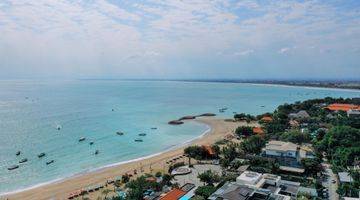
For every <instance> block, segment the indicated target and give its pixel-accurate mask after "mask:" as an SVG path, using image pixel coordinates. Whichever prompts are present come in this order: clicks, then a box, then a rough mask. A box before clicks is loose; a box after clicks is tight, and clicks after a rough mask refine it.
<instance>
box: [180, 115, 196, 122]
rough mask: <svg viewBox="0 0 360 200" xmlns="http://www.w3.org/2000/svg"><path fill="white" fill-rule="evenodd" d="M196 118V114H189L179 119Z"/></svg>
mask: <svg viewBox="0 0 360 200" xmlns="http://www.w3.org/2000/svg"><path fill="white" fill-rule="evenodd" d="M195 118H196V116H192V115H189V116H184V117H182V118H180V119H179V121H181V120H190V119H195Z"/></svg>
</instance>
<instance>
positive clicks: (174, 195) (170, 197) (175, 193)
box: [160, 188, 186, 200]
mask: <svg viewBox="0 0 360 200" xmlns="http://www.w3.org/2000/svg"><path fill="white" fill-rule="evenodd" d="M184 194H186V192H185V191H182V190H180V189H177V188H175V189H173V190H171V191H170V192H168V193H167V194H166V195H165V196H163V197H161V198H160V200H178V199H180V198H181V197H182V196H184Z"/></svg>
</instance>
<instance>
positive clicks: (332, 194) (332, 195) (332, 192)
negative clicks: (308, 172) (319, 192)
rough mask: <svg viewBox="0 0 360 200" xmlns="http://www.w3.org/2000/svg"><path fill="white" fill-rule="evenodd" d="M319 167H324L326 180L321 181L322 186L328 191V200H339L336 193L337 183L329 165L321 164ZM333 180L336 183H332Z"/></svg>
mask: <svg viewBox="0 0 360 200" xmlns="http://www.w3.org/2000/svg"><path fill="white" fill-rule="evenodd" d="M321 165H322V166H323V167H324V169H325V174H326V176H327V178H326V180H324V181H323V186H324V187H325V188H327V189H328V190H329V199H330V200H339V194H338V193H337V192H336V190H337V188H338V183H339V181H338V180H337V177H336V174H334V173H333V171H332V170H331V168H330V165H329V164H327V163H322V164H321ZM333 180H335V181H336V182H335V183H332V182H333Z"/></svg>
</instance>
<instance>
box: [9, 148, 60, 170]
mask: <svg viewBox="0 0 360 200" xmlns="http://www.w3.org/2000/svg"><path fill="white" fill-rule="evenodd" d="M15 155H16V156H20V155H21V151H17V152H16V154H15ZM44 156H46V154H45V153H40V154H38V155H37V157H38V158H42V157H44ZM27 161H28V159H27V158H23V159H21V160H19V164H22V163H26V162H27ZM54 162H55V161H54V160H49V161H46V165H50V164H52V163H54ZM19 167H20V166H19V165H12V166H10V167H8V168H7V169H8V170H14V169H17V168H19Z"/></svg>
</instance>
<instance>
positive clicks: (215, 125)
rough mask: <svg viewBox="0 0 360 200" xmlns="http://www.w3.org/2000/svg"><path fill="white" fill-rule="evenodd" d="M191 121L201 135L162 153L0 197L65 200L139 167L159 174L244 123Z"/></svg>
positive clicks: (215, 119)
mask: <svg viewBox="0 0 360 200" xmlns="http://www.w3.org/2000/svg"><path fill="white" fill-rule="evenodd" d="M194 121H195V122H197V123H202V124H205V125H206V126H208V127H209V128H208V129H207V130H206V131H204V132H203V133H202V134H201V135H199V136H197V137H195V138H193V139H191V140H189V141H186V142H184V143H182V144H180V145H176V146H173V147H170V148H169V149H166V150H164V151H162V152H159V153H155V154H151V155H148V156H143V157H140V158H135V159H131V160H128V161H122V162H118V163H114V164H110V165H106V166H103V167H100V168H96V169H93V170H90V171H86V172H83V173H79V174H76V175H71V176H69V177H65V178H61V179H55V180H52V181H49V182H45V183H40V184H37V185H34V186H31V187H28V188H25V189H20V190H16V191H11V192H7V193H3V194H1V195H0V197H1V198H8V199H49V198H54V199H66V198H67V196H68V194H69V193H71V192H73V191H75V190H78V189H81V188H84V187H87V186H89V185H93V184H97V183H100V182H102V183H104V182H105V181H106V180H108V179H111V178H114V177H116V176H121V175H123V174H125V173H129V174H133V173H132V172H133V170H134V169H136V170H138V169H139V168H140V169H141V173H143V171H142V170H143V168H146V169H147V168H148V167H149V166H150V168H149V170H146V169H145V170H144V171H149V172H152V170H153V169H158V171H161V169H162V170H165V169H166V168H167V166H166V164H165V163H166V161H167V160H169V159H171V158H173V157H176V156H178V155H182V154H183V149H184V148H185V147H187V146H189V145H209V144H212V143H214V142H216V141H217V140H219V139H222V138H223V136H225V135H227V134H232V132H233V131H234V129H235V128H236V127H237V126H240V125H243V124H241V123H244V122H225V121H224V119H222V118H216V117H215V118H214V117H213V118H211V117H201V118H198V119H196V120H194ZM139 171H140V170H139ZM144 173H145V172H144Z"/></svg>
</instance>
